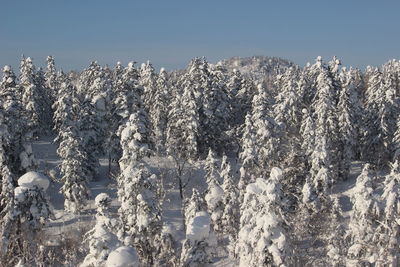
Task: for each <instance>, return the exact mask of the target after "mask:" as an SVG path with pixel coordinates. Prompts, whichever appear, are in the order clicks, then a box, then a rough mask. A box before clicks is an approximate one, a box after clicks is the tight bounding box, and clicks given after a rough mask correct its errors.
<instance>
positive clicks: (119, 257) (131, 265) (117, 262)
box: [106, 247, 139, 267]
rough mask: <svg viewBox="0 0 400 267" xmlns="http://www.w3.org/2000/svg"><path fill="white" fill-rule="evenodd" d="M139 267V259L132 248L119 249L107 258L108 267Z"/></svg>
mask: <svg viewBox="0 0 400 267" xmlns="http://www.w3.org/2000/svg"><path fill="white" fill-rule="evenodd" d="M136 266H139V257H138V255H137V253H136V250H135V249H134V248H131V247H119V248H117V249H116V250H114V251H113V252H111V253H110V255H109V256H108V258H107V263H106V267H136Z"/></svg>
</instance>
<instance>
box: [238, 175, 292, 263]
mask: <svg viewBox="0 0 400 267" xmlns="http://www.w3.org/2000/svg"><path fill="white" fill-rule="evenodd" d="M281 180H282V171H281V170H280V169H279V168H273V169H272V170H271V175H270V177H269V179H268V180H265V179H262V178H258V179H257V180H256V181H255V182H254V183H251V184H249V185H247V187H246V194H245V196H244V201H243V204H242V206H241V210H242V212H241V217H240V231H239V235H238V241H237V245H236V255H237V257H238V258H239V266H289V265H290V264H291V260H290V257H291V255H290V252H291V250H290V240H289V235H288V234H287V233H286V225H285V219H284V218H283V213H282V209H281V207H280V205H281V202H282V192H281V185H280V182H281Z"/></svg>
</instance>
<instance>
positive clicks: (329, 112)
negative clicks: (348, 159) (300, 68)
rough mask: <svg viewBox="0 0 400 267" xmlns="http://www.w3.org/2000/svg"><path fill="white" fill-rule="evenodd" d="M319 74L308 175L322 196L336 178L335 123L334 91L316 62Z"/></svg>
mask: <svg viewBox="0 0 400 267" xmlns="http://www.w3.org/2000/svg"><path fill="white" fill-rule="evenodd" d="M317 64H318V65H319V64H321V65H319V66H320V67H319V68H320V73H319V75H318V77H317V80H316V90H317V92H316V95H315V99H314V102H313V104H312V107H313V109H314V117H315V119H314V125H315V126H314V127H315V143H314V150H313V153H312V154H311V170H310V175H311V179H312V180H313V183H314V186H315V188H316V190H317V192H318V193H323V192H325V191H326V190H328V188H330V187H331V186H332V185H333V184H334V183H335V182H336V181H337V179H338V166H337V164H338V159H337V155H336V152H337V144H338V122H337V112H336V103H335V101H336V100H335V93H336V92H335V88H334V86H333V82H332V78H331V77H330V75H329V72H328V70H327V69H326V67H325V65H323V64H322V63H321V62H317Z"/></svg>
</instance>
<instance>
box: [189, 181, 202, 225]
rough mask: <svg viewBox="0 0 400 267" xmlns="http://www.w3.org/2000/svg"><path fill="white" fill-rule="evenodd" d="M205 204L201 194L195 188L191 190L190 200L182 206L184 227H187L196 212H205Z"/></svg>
mask: <svg viewBox="0 0 400 267" xmlns="http://www.w3.org/2000/svg"><path fill="white" fill-rule="evenodd" d="M206 210H207V204H206V202H205V201H204V199H203V198H202V196H201V194H200V193H199V191H198V190H197V189H196V188H193V191H192V195H191V197H190V199H187V201H185V204H184V218H185V225H188V224H189V222H190V220H192V219H193V218H194V217H195V216H196V213H197V212H200V211H206Z"/></svg>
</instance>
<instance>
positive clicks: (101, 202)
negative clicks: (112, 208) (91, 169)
mask: <svg viewBox="0 0 400 267" xmlns="http://www.w3.org/2000/svg"><path fill="white" fill-rule="evenodd" d="M94 202H95V203H96V206H97V207H99V206H108V205H109V204H110V203H111V198H110V196H109V195H108V194H107V193H100V194H98V195H97V197H96V198H95V199H94Z"/></svg>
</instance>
